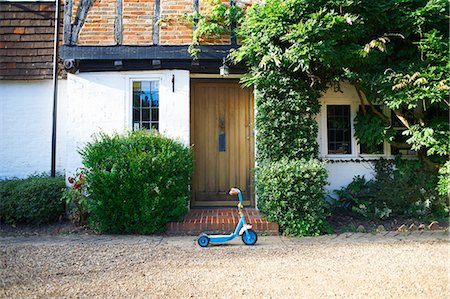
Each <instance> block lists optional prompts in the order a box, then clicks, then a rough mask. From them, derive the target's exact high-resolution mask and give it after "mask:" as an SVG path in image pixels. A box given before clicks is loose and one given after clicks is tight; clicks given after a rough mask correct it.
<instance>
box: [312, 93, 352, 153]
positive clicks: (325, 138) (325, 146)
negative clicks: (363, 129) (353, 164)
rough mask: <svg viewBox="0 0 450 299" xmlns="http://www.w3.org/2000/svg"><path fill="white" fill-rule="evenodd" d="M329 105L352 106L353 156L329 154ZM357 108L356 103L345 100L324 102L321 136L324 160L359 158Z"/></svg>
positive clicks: (321, 114) (321, 115) (326, 100)
mask: <svg viewBox="0 0 450 299" xmlns="http://www.w3.org/2000/svg"><path fill="white" fill-rule="evenodd" d="M329 105H347V106H350V136H351V137H350V138H351V148H352V153H351V154H338V155H336V154H328V127H327V126H328V121H327V117H328V115H327V111H328V109H327V106H329ZM356 107H358V106H357V105H355V102H354V101H352V100H350V99H349V100H344V99H325V100H324V101H322V107H321V113H320V124H319V126H320V130H319V132H320V135H321V138H320V139H321V155H322V157H323V158H327V159H346V158H348V159H352V158H353V159H354V158H357V157H358V151H359V146H357V142H356V138H355V127H354V119H355V116H356Z"/></svg>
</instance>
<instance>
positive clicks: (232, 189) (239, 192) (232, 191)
mask: <svg viewBox="0 0 450 299" xmlns="http://www.w3.org/2000/svg"><path fill="white" fill-rule="evenodd" d="M230 195H237V196H238V197H239V207H243V205H242V193H241V190H239V189H238V188H231V190H230ZM241 209H242V208H241Z"/></svg>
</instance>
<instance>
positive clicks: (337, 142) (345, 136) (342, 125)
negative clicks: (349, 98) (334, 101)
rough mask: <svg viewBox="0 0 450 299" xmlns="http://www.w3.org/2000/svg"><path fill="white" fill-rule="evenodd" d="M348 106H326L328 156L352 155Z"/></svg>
mask: <svg viewBox="0 0 450 299" xmlns="http://www.w3.org/2000/svg"><path fill="white" fill-rule="evenodd" d="M350 111H351V110H350V105H327V136H328V141H327V142H328V154H330V155H347V154H351V153H352V133H351V132H352V130H351V115H350Z"/></svg>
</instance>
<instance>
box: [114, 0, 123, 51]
mask: <svg viewBox="0 0 450 299" xmlns="http://www.w3.org/2000/svg"><path fill="white" fill-rule="evenodd" d="M122 12H123V0H116V19H115V21H114V41H115V43H116V45H121V44H122V32H123V30H122V28H123V27H122V23H123V22H122V21H123V15H122Z"/></svg>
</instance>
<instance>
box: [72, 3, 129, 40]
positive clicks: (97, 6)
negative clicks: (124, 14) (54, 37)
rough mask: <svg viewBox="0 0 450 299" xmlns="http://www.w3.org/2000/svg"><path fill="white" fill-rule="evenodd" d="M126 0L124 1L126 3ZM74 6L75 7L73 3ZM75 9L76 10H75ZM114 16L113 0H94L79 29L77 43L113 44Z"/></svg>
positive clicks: (114, 6) (114, 5)
mask: <svg viewBox="0 0 450 299" xmlns="http://www.w3.org/2000/svg"><path fill="white" fill-rule="evenodd" d="M127 2H128V1H126V0H125V1H124V3H127ZM77 6H78V4H77ZM74 7H76V6H75V5H74ZM75 11H76V10H75ZM115 18H116V1H115V0H96V1H94V3H93V4H92V6H91V8H90V10H89V13H88V15H87V18H86V20H85V22H84V26H83V27H82V29H81V32H80V35H79V38H78V44H80V45H87V44H89V45H95V44H99V45H113V44H114V43H115V41H114V21H115Z"/></svg>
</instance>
